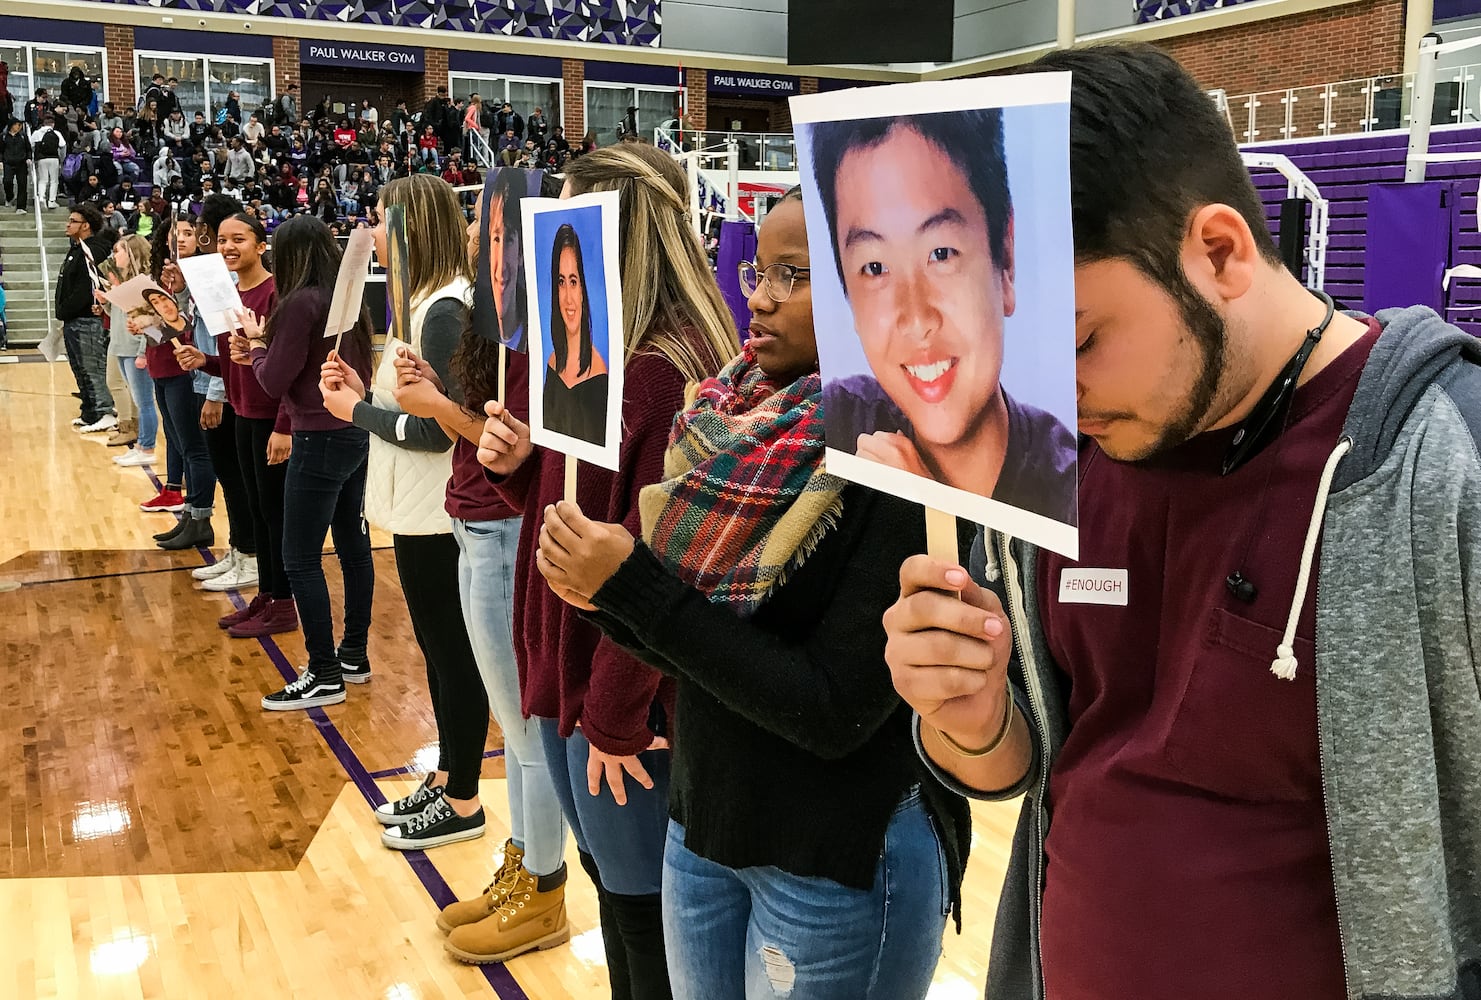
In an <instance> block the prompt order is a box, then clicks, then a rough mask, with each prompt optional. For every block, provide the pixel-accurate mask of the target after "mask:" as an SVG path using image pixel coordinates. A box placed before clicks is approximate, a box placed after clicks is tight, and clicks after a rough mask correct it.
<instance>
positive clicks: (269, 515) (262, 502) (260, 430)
mask: <svg viewBox="0 0 1481 1000" xmlns="http://www.w3.org/2000/svg"><path fill="white" fill-rule="evenodd" d="M272 433H273V421H271V420H254V419H252V418H250V417H244V416H241V415H240V414H238V415H237V421H236V435H237V464H238V467H239V468H240V469H241V470H242V483H243V486H244V490H243V492H245V493H246V495H247V509H248V511H249V512H250V513H251V515H252V537H253V538H255V539H256V540H257V591H258V593H261V594H267V595H268V596H269V597H271V598H273V599H274V600H281V601H286V600H288V599H289V598H291V597H292V596H293V589H292V587H290V586H289V584H288V575H287V574H286V573H284V572H283V485H284V483H285V482H286V481H287V478H288V463H287V462H279V463H278V464H277V465H268V464H267V439H268V438H270V437H272Z"/></svg>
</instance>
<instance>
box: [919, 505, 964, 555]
mask: <svg viewBox="0 0 1481 1000" xmlns="http://www.w3.org/2000/svg"><path fill="white" fill-rule="evenodd" d="M925 510H926V553H927V554H928V555H929V556H930V557H931V558H932V559H940V560H941V561H942V562H950V563H955V562H960V561H961V558H962V557H961V552H960V551H959V550H958V549H957V540H956V518H955V517H954V516H953V515H951V514H948V513H946V511H944V510H937V509H936V508H934V507H927V508H926V509H925Z"/></svg>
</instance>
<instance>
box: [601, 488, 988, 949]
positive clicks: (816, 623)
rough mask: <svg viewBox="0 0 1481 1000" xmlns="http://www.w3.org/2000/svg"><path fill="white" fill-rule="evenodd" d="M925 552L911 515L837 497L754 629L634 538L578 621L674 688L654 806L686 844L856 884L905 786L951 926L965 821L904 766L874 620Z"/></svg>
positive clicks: (903, 731) (958, 802)
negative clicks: (910, 561)
mask: <svg viewBox="0 0 1481 1000" xmlns="http://www.w3.org/2000/svg"><path fill="white" fill-rule="evenodd" d="M925 546H926V536H925V519H924V516H923V514H922V511H921V508H920V507H919V506H917V505H915V504H912V503H907V502H905V501H902V500H898V499H896V498H894V497H889V496H885V495H884V494H881V493H876V492H874V491H873V490H870V489H867V488H865V487H862V486H849V487H847V488H846V489H845V491H844V494H843V513H842V515H841V516H840V517H839V520H838V524H837V526H836V527H835V528H833V529H832V530H830V531H829V532H828V534H827V535H825V536H824V538H823V540H822V541H821V542H820V543H819V545H818V547H817V549H816V551H814V552H813V553H812V555H811V556H809V557H808V558H807V559H806V560H805V561H804V563H803V564H802V566H800V567H799V568H798V569H797V570H795V571H794V572H793V573H792V575H791V576H790V578H789V579H788V580H787V581H786V583H784V584H783V585H782V586H780V587H778V588H777V589H776V590H775V591H774V592H773V593H772V596H771V598H770V599H769V600H768V601H767V602H766V603H765V604H764V605H762V606H761V608H760V609H759V610H758V611H757V612H756V613H755V614H754V615H753V616H752V617H751V618H749V619H741V618H738V617H737V616H736V615H735V613H734V612H733V611H731V610H730V609H729V608H726V607H721V606H718V605H715V604H712V603H710V601H709V600H708V599H707V598H706V597H705V596H704V595H703V594H702V593H700V592H699V591H697V590H695V589H694V588H692V587H690V586H688V585H687V584H685V583H683V582H682V581H680V580H679V579H678V578H677V577H676V576H674V575H673V574H672V573H670V572H669V571H668V570H667V569H666V568H665V567H664V566H663V564H662V563H660V562H659V560H658V559H657V557H656V556H654V554H653V553H652V552H651V551H650V550H649V549H648V548H647V547H646V546H644V545H642V544H641V543H640V544H638V545H637V546H636V547H635V548H634V550H633V553H632V555H631V556H630V557H629V558H628V559H627V560H626V561H625V562H623V564H622V565H621V567H619V568H618V570H617V572H616V573H615V574H613V576H612V577H611V578H610V579H609V580H608V581H607V582H606V583H605V584H604V585H603V586H602V588H601V590H599V591H598V592H597V593H596V595H595V596H594V598H593V600H592V603H593V604H595V605H596V606H597V608H598V609H599V610H598V611H597V612H596V613H594V614H592V615H590V617H591V618H592V620H593V621H595V622H596V623H597V624H598V625H600V626H601V627H602V629H603V630H604V631H606V632H607V633H608V634H609V635H610V636H611V637H612V638H613V640H615V641H616V642H618V643H619V644H621V645H623V646H626V647H627V648H628V649H630V650H632V652H633V653H634V654H636V655H637V656H639V657H640V658H642V659H643V660H644V661H646V662H648V663H650V664H651V665H652V666H654V667H655V668H656V669H658V670H661V671H663V672H665V673H668V674H672V675H674V676H676V677H677V678H678V679H679V689H678V707H677V716H678V717H677V719H676V720H674V723H675V725H674V728H673V729H671V732H673V733H674V734H675V735H674V746H675V748H676V752H675V754H674V761H673V777H672V783H671V786H670V792H669V811H670V814H671V815H672V816H673V818H674V819H675V820H676V821H677V822H679V823H680V824H682V825H683V826H684V828H685V845H686V846H687V847H688V848H689V849H690V850H692V851H694V852H695V853H696V854H699V855H700V856H702V857H705V858H708V859H709V860H711V861H714V862H716V863H718V864H722V865H725V866H727V867H731V868H746V867H751V866H757V865H773V866H776V867H778V868H781V869H783V870H784V871H788V872H791V873H792V874H795V875H801V876H816V877H823V878H829V879H832V880H833V881H835V882H838V883H840V884H842V885H846V886H852V887H855V888H859V889H869V888H870V887H872V886H873V884H874V874H875V868H876V866H877V865H878V862H879V857H880V853H881V851H882V850H883V849H884V838H885V828H886V827H887V826H888V825H889V822H890V819H891V817H892V816H893V814H894V811H895V807H896V806H897V805H898V804H899V802H900V800H901V798H902V797H903V796H904V795H905V794H906V792H907V791H909V789H910V788H911V786H913V785H916V784H919V785H920V786H921V791H922V795H923V797H924V799H925V802H926V805H927V808H928V810H929V811H930V814H931V816H932V818H933V819H934V821H935V823H936V827H937V830H938V832H939V833H940V835H941V840H942V845H943V848H944V853H945V857H946V863H947V872H948V884H949V886H950V889H951V901H952V906H953V909H954V911H955V913H956V915H957V926H958V929H960V926H961V923H960V921H961V882H962V875H963V872H964V871H965V869H966V863H967V853H968V850H969V848H970V845H971V814H970V812H969V811H968V807H967V803H966V800H965V799H963V798H961V797H959V796H957V795H955V794H953V793H951V792H949V791H947V790H946V789H945V788H944V787H942V786H941V785H940V784H939V783H937V782H936V781H935V780H934V779H933V778H932V777H930V776H929V773H928V772H927V771H926V769H925V768H924V767H923V766H922V764H921V762H920V758H919V757H918V756H917V755H916V752H915V746H914V743H913V740H912V735H911V710H910V708H909V706H907V705H906V704H905V703H904V702H902V701H901V700H900V697H899V695H898V694H896V692H895V689H894V686H893V685H892V683H891V681H890V672H889V668H888V667H887V666H886V665H885V662H884V647H885V634H884V628H883V627H882V625H881V623H880V619H881V616H882V615H883V614H884V612H885V610H886V609H887V608H888V607H889V606H890V605H891V604H893V603H894V602H895V601H896V600H897V599H898V597H899V592H900V583H899V572H900V564H901V563H902V562H904V561H905V559H906V558H908V557H909V556H911V555H914V554H916V553H919V552H924V551H925Z"/></svg>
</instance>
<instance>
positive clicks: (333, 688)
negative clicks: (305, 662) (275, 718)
mask: <svg viewBox="0 0 1481 1000" xmlns="http://www.w3.org/2000/svg"><path fill="white" fill-rule="evenodd" d="M344 700H345V686H344V684H343V683H341V682H339V681H334V682H330V681H321V680H319V679H318V678H317V677H315V676H314V674H313V672H312V671H310V670H305V671H304V672H303V673H302V674H300V675H299V677H298V680H296V681H294V682H293V683H292V684H289V685H288V686H287V687H285V688H283V690H281V691H274V692H273V693H272V694H270V695H267V696H266V697H264V698H263V699H262V707H263V708H265V709H267V710H268V711H270V712H292V711H294V710H296V709H301V708H319V707H320V706H322V705H338V704H339V703H340V702H342V701H344Z"/></svg>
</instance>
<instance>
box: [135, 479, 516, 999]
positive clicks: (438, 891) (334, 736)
mask: <svg viewBox="0 0 1481 1000" xmlns="http://www.w3.org/2000/svg"><path fill="white" fill-rule="evenodd" d="M143 469H144V474H145V475H147V476H148V477H149V480H150V482H152V483H154V488H155V489H163V484H161V483H160V481H159V477H157V476H156V475H155V474H154V469H153V468H152V467H151V466H147V465H146V466H143ZM180 516H183V515H180ZM196 551H197V552H199V553H200V554H201V558H202V559H204V560H205V561H206V565H208V566H209V565H211V564H212V563H214V562H215V561H216V557H215V555H214V554H213V553H212V552H211V550H210V549H207V548H198V549H196ZM227 597H229V598H230V599H231V602H232V604H233V605H235V606H236V608H237V609H238V610H241V609H242V608H245V607H246V606H247V602H246V601H244V600H243V599H242V595H241V594H240V593H239V592H238V591H235V590H231V591H227ZM257 642H258V645H260V646H261V647H262V650H263V652H265V653H267V657H268V659H270V660H272V662H273V666H275V667H277V668H278V674H279V675H280V676H281V677H282V678H283V680H284V682H285V683H288V682H292V681H295V680H297V679H298V671H297V670H295V669H293V665H292V664H291V663H289V662H288V657H286V656H284V655H283V651H282V650H281V649H279V648H278V644H277V643H276V642H274V641H273V640H272V639H271V638H266V637H264V638H261V639H258V640H257ZM303 714H304V715H307V716H308V717H309V718H310V719H312V720H313V722H314V728H316V729H317V730H318V731H319V736H320V737H321V738H323V740H324V743H325V744H326V745H327V746H328V747H329V750H330V752H332V753H333V754H334V756H335V757H336V758H337V759H338V760H339V764H340V767H343V768H344V769H345V773H346V774H347V775H349V777H350V780H351V781H352V782H353V783H354V785H355V787H356V788H358V789H359V790H360V794H361V795H363V796H364V797H365V801H366V802H368V803H369V804H370V805H371V806H372V807H374V806H378V805H380V804H381V803H382V802H385V801H386V797H385V795H383V794H381V790H380V788H378V787H377V786H376V783H375V779H376V778H378V777H383V776H384V777H392V776H394V775H395V774H397V773H403V774H406V773H410V769H408V768H395V769H392V770H391V771H385V772H382V771H377V772H375V773H374V774H372V773H371V772H370V771H367V770H366V769H365V765H364V764H362V763H360V758H359V757H357V756H356V755H355V751H354V750H353V749H352V748H351V747H350V744H349V743H348V742H346V740H345V738H344V736H343V735H341V734H340V731H339V729H338V728H337V727H336V726H335V725H334V723H333V721H331V720H330V718H329V716H328V715H326V714H325V712H324V710H323V709H322V708H311V709H309V710H308V711H306V712H304V713H303ZM503 752H504V751H502V750H494V751H491V752H490V753H489V754H487V755H486V756H495V755H499V754H502V753H503ZM398 853H400V854H401V855H402V856H403V857H404V858H406V863H407V864H408V865H410V866H411V870H412V871H413V872H414V873H415V874H416V876H417V878H418V879H419V880H420V881H421V883H422V888H424V889H426V890H427V894H428V895H429V896H431V897H432V902H434V903H436V904H437V905H438V906H439V907H443V906H446V905H448V904H449V903H451V902H453V901H455V900H456V899H457V896H456V895H454V894H453V891H452V887H451V886H449V885H448V884H447V880H446V879H445V878H443V877H442V873H441V872H440V871H438V870H437V866H436V865H434V864H433V863H432V859H431V858H429V857H427V853H426V852H425V851H400V852H398ZM477 968H478V970H479V971H480V972H482V973H483V978H484V979H487V980H488V983H489V985H490V986H492V987H493V988H494V995H495V996H496V997H498V998H499V1000H529V996H528V994H526V993H525V991H524V988H523V987H521V986H520V985H519V983H518V981H516V980H515V978H514V975H513V974H512V973H511V972H510V971H509V970H508V969H507V968H506V967H505V966H503V965H480V966H477Z"/></svg>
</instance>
